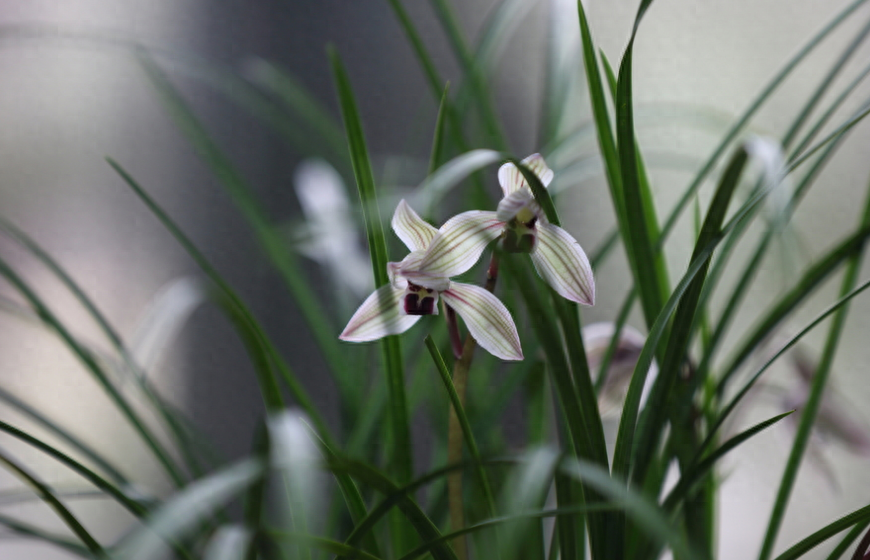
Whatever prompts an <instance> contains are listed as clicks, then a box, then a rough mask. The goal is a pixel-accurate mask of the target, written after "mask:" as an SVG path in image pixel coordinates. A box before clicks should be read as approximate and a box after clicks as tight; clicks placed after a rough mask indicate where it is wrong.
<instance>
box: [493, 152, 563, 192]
mask: <svg viewBox="0 0 870 560" xmlns="http://www.w3.org/2000/svg"><path fill="white" fill-rule="evenodd" d="M520 163H522V164H523V165H524V166H526V167H528V168H529V169H530V170H531V171H532V172H533V173H534V174H535V175H537V176H538V179H540V180H541V184H542V185H544V186H545V187H546V186H547V185H549V184H550V181H552V180H553V170H552V169H550V168H549V167H547V163H546V162H545V161H544V158H543V157H542V156H541V154H532V155H530V156H529V157H527V158H526V159H524V160H522V161H521V162H520ZM498 182H499V184H500V185H501V190H502V192H504V195H505V196H510V194H511V193H513V192H516V191H518V190H520V189H522V188H523V187H528V184H526V179H525V177H523V174H522V173H520V170H519V169H517V166H516V165H514V164H513V163H506V164H504V165H502V166H501V167H499V168H498Z"/></svg>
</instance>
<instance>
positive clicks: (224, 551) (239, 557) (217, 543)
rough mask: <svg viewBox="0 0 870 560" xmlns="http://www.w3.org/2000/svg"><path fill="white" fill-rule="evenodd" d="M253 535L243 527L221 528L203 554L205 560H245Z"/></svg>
mask: <svg viewBox="0 0 870 560" xmlns="http://www.w3.org/2000/svg"><path fill="white" fill-rule="evenodd" d="M250 541H251V533H250V531H248V530H247V529H245V528H244V527H242V526H241V525H224V526H223V527H219V528H218V530H217V531H215V534H214V535H212V537H211V539H209V541H208V545H207V546H206V547H205V551H204V552H203V559H204V560H244V558H245V554H246V553H247V550H248V545H249V544H250Z"/></svg>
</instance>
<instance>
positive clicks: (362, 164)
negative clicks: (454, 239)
mask: <svg viewBox="0 0 870 560" xmlns="http://www.w3.org/2000/svg"><path fill="white" fill-rule="evenodd" d="M329 57H330V62H331V64H332V72H333V77H334V79H335V85H336V89H337V91H338V97H339V102H340V105H341V114H342V117H343V119H344V126H345V131H346V133H347V141H348V146H349V149H350V154H351V160H352V161H353V171H354V175H355V176H356V184H357V188H358V189H359V196H360V202H361V204H362V207H363V212H364V215H365V222H366V235H367V237H368V242H369V251H370V253H371V258H372V269H373V271H374V279H375V287H380V286H383V285H385V284H386V283H387V282H388V278H387V260H388V259H387V245H386V242H385V240H384V230H383V222H382V221H381V217H380V211H379V210H378V206H377V191H376V189H375V182H374V177H373V176H372V170H371V164H370V162H369V156H368V150H367V148H366V142H365V136H364V135H363V130H362V123H361V121H360V117H359V111H358V110H357V107H356V101H355V100H354V95H353V91H352V90H351V85H350V80H349V79H348V76H347V72H346V71H345V69H344V66H343V64H342V63H341V59H340V58H339V56H338V53H337V52H336V51H335V49H332V48H330V50H329ZM382 348H383V355H384V365H385V370H386V374H387V383H388V385H389V389H390V422H391V426H392V430H393V431H392V437H393V449H392V453H391V466H392V468H393V469H394V470H395V472H396V473H397V475H398V478H399V480H400V481H401V482H406V481H408V480H410V479H411V473H412V472H413V466H412V465H413V462H412V450H413V447H412V446H411V434H410V430H409V428H408V409H407V403H406V397H405V380H404V373H403V371H402V350H401V347H400V345H399V337H397V336H387V337H384V338H383V339H382Z"/></svg>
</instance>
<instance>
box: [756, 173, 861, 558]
mask: <svg viewBox="0 0 870 560" xmlns="http://www.w3.org/2000/svg"><path fill="white" fill-rule="evenodd" d="M866 198H867V201H866V203H865V207H864V215H863V216H861V222H860V223H861V226H863V227H870V188H868V191H867V194H866ZM863 249H864V245H863V244H862V245H861V246H860V248H859V249H858V250H857V251H856V252H855V253H854V254H853V255H851V256H850V257H849V262H848V265H847V267H846V271H845V273H844V275H843V281H842V284H841V286H840V296H841V297H843V296H846V295H848V294H849V293H850V292H851V291H853V290H854V288H855V285H856V283H857V282H858V274H859V272H860V268H861V255H862V253H863ZM848 309H849V307H848V306H847V305H843V306H842V307H840V308H839V309H837V311H836V312H835V315H834V317H833V319H832V321H831V330H830V331H829V332H828V338H827V341H826V342H825V347H824V350H823V351H822V357H821V360H820V361H819V365H818V367H817V368H816V371H815V372H814V374H813V379H812V386H811V389H810V394H809V398H808V399H807V401H806V404H805V405H804V407H803V410H802V412H801V421H800V424H799V425H798V430H797V434H796V435H795V439H794V443H793V444H792V448H791V453H790V454H789V457H788V461H787V462H786V466H785V471H784V472H783V474H782V480H781V481H780V485H779V490H778V492H777V495H776V500H775V501H774V505H773V511H772V512H771V514H770V521H769V523H768V525H767V532H766V534H765V536H764V543H763V545H762V547H761V553H760V554H759V558H760V560H767V559H768V558H770V556H771V554H773V547H774V545H775V544H776V536H777V534H778V533H779V528H780V526H781V525H782V520H783V518H784V516H785V509H786V507H787V505H788V501H789V497H790V496H791V490H792V488H793V487H794V482H795V480H796V479H797V473H798V469H799V468H800V464H801V461H802V460H803V455H804V451H805V450H806V447H807V444H808V443H809V438H810V433H811V430H812V428H813V424H814V423H815V420H816V415H817V413H818V410H819V407H820V406H821V402H822V395H823V394H824V391H825V384H826V383H827V380H828V376H829V375H830V373H831V366H832V364H833V363H834V356H835V354H836V352H837V346H838V345H839V342H840V336H841V335H842V333H843V328H844V327H845V325H846V315H847V313H848Z"/></svg>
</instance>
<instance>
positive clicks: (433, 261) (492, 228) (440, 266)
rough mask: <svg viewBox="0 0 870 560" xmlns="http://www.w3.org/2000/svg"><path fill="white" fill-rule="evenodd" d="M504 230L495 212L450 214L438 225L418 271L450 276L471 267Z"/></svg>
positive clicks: (479, 211)
mask: <svg viewBox="0 0 870 560" xmlns="http://www.w3.org/2000/svg"><path fill="white" fill-rule="evenodd" d="M502 231H504V222H502V221H500V220H499V219H498V217H496V214H495V212H484V211H482V210H472V211H470V212H463V213H462V214H458V215H456V216H453V217H452V218H450V219H449V220H447V222H445V223H444V225H443V226H441V229H439V230H438V235H436V236H435V239H433V240H432V243H431V244H430V245H429V249H428V250H427V251H426V255H425V256H424V257H423V259H422V260H421V261H420V266H419V268H418V270H419V271H420V272H421V273H425V274H428V275H431V276H443V277H445V278H449V277H451V276H456V275H458V274H462V273H463V272H466V271H467V270H468V269H470V268H471V267H472V266H474V263H476V262H477V260H478V259H479V258H480V255H481V254H482V253H483V250H484V249H485V248H486V246H487V245H489V244H490V242H492V240H494V239H496V238H498V236H499V235H501V233H502Z"/></svg>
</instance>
